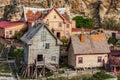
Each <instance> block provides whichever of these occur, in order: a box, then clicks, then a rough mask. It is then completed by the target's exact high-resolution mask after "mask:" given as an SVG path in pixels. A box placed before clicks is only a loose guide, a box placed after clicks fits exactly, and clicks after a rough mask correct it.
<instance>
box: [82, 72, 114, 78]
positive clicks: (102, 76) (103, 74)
mask: <svg viewBox="0 0 120 80" xmlns="http://www.w3.org/2000/svg"><path fill="white" fill-rule="evenodd" d="M109 78H114V77H113V76H111V75H109V74H106V73H105V71H101V72H97V73H96V74H94V75H93V76H92V77H90V78H88V79H84V80H106V79H109Z"/></svg>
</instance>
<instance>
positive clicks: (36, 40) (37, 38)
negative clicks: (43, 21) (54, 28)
mask: <svg viewBox="0 0 120 80" xmlns="http://www.w3.org/2000/svg"><path fill="white" fill-rule="evenodd" d="M43 31H44V32H45V33H46V40H45V41H42V36H41V35H42V33H43ZM40 42H43V43H46V42H47V43H52V44H57V40H56V39H55V37H54V36H53V35H51V33H50V32H49V31H48V30H47V28H45V27H41V29H40V30H39V31H38V32H37V33H36V34H35V35H34V36H33V37H32V39H31V40H30V41H29V43H32V44H38V43H40Z"/></svg>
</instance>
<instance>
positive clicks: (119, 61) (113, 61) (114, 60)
mask: <svg viewBox="0 0 120 80" xmlns="http://www.w3.org/2000/svg"><path fill="white" fill-rule="evenodd" d="M110 64H111V65H116V66H120V57H115V58H110Z"/></svg>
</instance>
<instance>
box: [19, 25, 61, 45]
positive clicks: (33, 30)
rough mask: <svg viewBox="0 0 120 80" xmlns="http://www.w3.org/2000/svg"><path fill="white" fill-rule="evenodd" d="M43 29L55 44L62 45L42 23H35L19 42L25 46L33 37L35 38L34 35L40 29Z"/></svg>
mask: <svg viewBox="0 0 120 80" xmlns="http://www.w3.org/2000/svg"><path fill="white" fill-rule="evenodd" d="M42 27H45V28H46V29H47V30H48V32H50V34H51V35H52V36H53V37H54V38H55V39H56V44H57V45H62V42H61V41H60V40H59V39H58V38H57V37H56V36H55V35H54V34H53V33H52V32H51V31H50V30H49V29H48V27H47V25H46V24H44V23H37V24H35V26H34V27H32V28H31V29H29V30H28V32H26V33H25V34H24V35H23V36H22V38H21V40H22V41H23V42H24V43H26V44H30V43H29V42H30V40H31V39H32V38H33V36H35V34H36V33H37V32H38V31H39V30H40V29H41V28H42Z"/></svg>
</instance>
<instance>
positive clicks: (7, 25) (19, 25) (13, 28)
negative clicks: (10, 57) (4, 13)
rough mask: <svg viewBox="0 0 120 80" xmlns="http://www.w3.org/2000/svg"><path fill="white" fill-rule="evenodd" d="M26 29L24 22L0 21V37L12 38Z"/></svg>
mask: <svg viewBox="0 0 120 80" xmlns="http://www.w3.org/2000/svg"><path fill="white" fill-rule="evenodd" d="M26 27H27V25H26V23H25V22H21V21H16V22H9V21H0V37H3V38H12V37H13V36H15V34H16V33H18V32H19V31H21V30H22V29H25V28H26Z"/></svg>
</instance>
